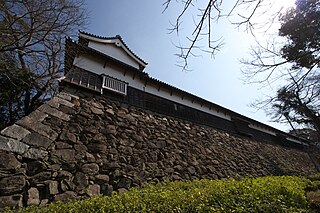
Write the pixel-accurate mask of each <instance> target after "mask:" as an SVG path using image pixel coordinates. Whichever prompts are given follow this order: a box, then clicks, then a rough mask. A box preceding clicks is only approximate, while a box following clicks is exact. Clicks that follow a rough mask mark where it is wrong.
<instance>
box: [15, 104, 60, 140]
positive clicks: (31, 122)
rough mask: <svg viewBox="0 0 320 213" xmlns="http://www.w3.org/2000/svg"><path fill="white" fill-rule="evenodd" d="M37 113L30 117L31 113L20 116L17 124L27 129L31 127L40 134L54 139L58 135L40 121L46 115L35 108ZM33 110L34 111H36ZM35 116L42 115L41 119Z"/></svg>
mask: <svg viewBox="0 0 320 213" xmlns="http://www.w3.org/2000/svg"><path fill="white" fill-rule="evenodd" d="M36 111H37V113H36V115H35V117H32V116H31V114H32V113H31V114H30V115H29V116H26V117H24V118H22V119H21V120H20V121H18V122H17V124H19V125H21V126H24V127H26V128H28V129H31V130H33V131H35V132H37V133H39V134H40V135H43V136H45V137H47V138H49V139H51V140H55V139H56V138H57V137H58V134H57V133H56V132H55V131H54V130H52V129H51V127H50V126H47V125H44V124H42V123H41V121H42V118H43V120H44V118H46V117H47V116H48V115H46V114H44V113H43V112H41V111H39V110H36ZM36 111H34V112H36ZM36 116H42V117H41V119H38V118H37V117H36Z"/></svg>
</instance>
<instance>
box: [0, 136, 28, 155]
mask: <svg viewBox="0 0 320 213" xmlns="http://www.w3.org/2000/svg"><path fill="white" fill-rule="evenodd" d="M28 148H29V146H28V145H27V144H24V143H22V142H21V141H18V140H15V139H12V138H6V137H3V136H1V135H0V150H5V151H9V152H14V153H18V154H23V153H25V152H26V151H27V150H28Z"/></svg>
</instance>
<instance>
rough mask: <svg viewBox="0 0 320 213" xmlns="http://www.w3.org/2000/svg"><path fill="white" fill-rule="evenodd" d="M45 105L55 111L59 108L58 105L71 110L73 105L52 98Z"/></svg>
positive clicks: (63, 100)
mask: <svg viewBox="0 0 320 213" xmlns="http://www.w3.org/2000/svg"><path fill="white" fill-rule="evenodd" d="M47 104H48V105H49V106H51V107H54V108H57V109H58V108H59V106H60V104H62V105H64V106H67V107H71V108H72V107H74V104H73V103H71V102H69V101H67V100H65V99H62V98H59V97H53V98H52V99H51V100H50V101H48V102H47Z"/></svg>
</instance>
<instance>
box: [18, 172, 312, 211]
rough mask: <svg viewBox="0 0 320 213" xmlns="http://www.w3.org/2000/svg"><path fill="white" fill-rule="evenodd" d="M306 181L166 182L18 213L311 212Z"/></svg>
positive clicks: (276, 178) (292, 178)
mask: <svg viewBox="0 0 320 213" xmlns="http://www.w3.org/2000/svg"><path fill="white" fill-rule="evenodd" d="M307 182H308V181H307V180H306V179H303V178H299V177H291V176H283V177H262V178H256V179H252V178H244V179H242V180H240V181H236V180H193V181H176V182H164V183H161V184H155V185H154V184H149V185H147V186H146V187H144V188H142V189H138V188H132V189H130V190H129V191H128V192H126V193H123V194H122V195H119V194H117V193H113V194H112V196H110V197H107V196H99V197H95V198H92V199H88V200H84V201H70V202H68V203H61V202H58V203H53V204H50V205H49V206H47V207H43V208H39V207H28V208H25V209H20V210H19V212H290V213H291V212H309V211H308V210H307V209H308V203H307V200H306V197H305V191H304V188H305V187H306V185H307Z"/></svg>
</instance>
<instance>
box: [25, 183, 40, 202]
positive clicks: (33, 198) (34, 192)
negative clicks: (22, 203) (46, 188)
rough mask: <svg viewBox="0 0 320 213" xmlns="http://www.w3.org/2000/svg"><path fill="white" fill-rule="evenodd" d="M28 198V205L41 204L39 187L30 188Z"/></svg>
mask: <svg viewBox="0 0 320 213" xmlns="http://www.w3.org/2000/svg"><path fill="white" fill-rule="evenodd" d="M27 194H28V200H27V205H28V206H30V205H39V204H40V198H39V191H38V189H37V188H34V187H32V188H30V189H29V190H28V193H27Z"/></svg>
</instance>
